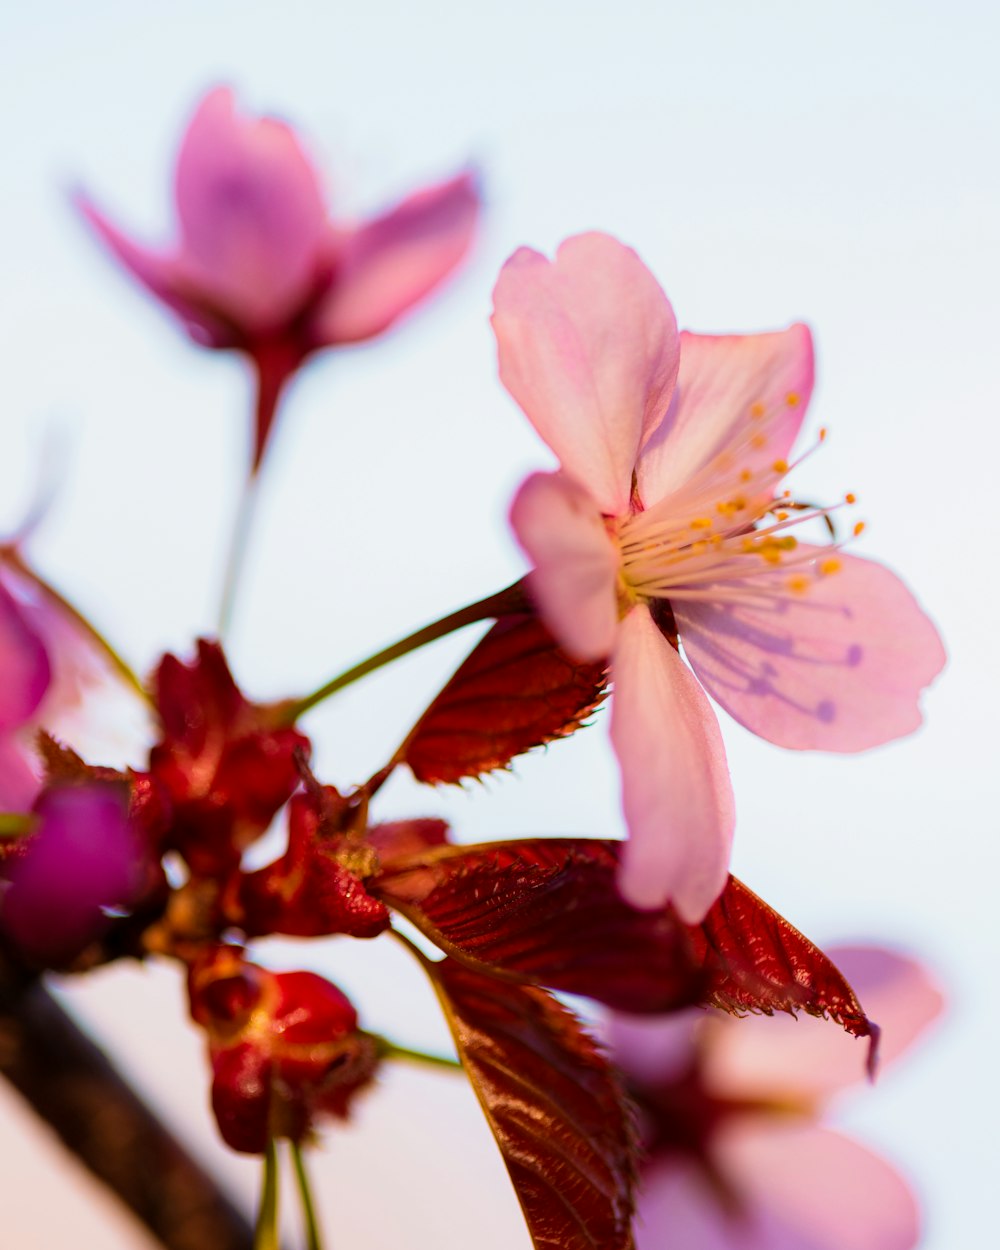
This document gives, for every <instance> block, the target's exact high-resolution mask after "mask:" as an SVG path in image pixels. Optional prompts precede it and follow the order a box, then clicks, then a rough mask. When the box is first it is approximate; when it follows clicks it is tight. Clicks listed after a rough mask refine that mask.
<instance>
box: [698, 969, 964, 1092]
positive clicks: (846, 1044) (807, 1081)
mask: <svg viewBox="0 0 1000 1250" xmlns="http://www.w3.org/2000/svg"><path fill="white" fill-rule="evenodd" d="M828 954H829V955H830V958H831V959H832V960H833V961H834V962H835V963H836V965H837V967H838V968H839V969H840V970H841V972H843V974H844V975H845V976H846V977H847V979H848V981H849V982H850V984H851V987H852V988H853V989H854V991H855V993H856V994H857V995H858V997H859V998H860V999H861V1004H862V1006H863V1007H864V1009H865V1011H866V1013H867V1014H868V1016H869V1018H870V1019H872V1020H874V1021H875V1023H876V1024H878V1025H879V1027H880V1028H881V1030H882V1037H881V1042H880V1047H879V1055H880V1059H881V1066H882V1067H884V1066H885V1064H886V1063H887V1062H890V1061H891V1060H893V1059H895V1058H896V1057H897V1056H898V1055H900V1054H901V1053H902V1052H903V1051H904V1050H906V1049H907V1047H909V1046H910V1045H911V1044H912V1042H913V1041H914V1040H915V1039H916V1038H917V1037H918V1036H919V1035H920V1033H922V1032H923V1030H924V1029H925V1028H926V1027H927V1025H928V1024H929V1023H930V1022H931V1021H932V1020H933V1019H934V1018H935V1017H936V1016H937V1015H938V1014H939V1013H940V1011H941V1008H942V1002H943V1000H942V997H941V994H940V992H939V991H938V989H937V988H936V986H935V985H934V983H933V981H932V980H931V978H930V977H929V976H928V974H927V972H926V971H925V969H924V968H923V967H921V965H920V964H918V963H917V962H916V961H915V960H912V959H908V958H906V957H905V956H903V955H898V954H895V953H894V952H892V951H888V950H882V949H879V948H876V947H844V948H839V949H838V948H836V947H831V948H830V949H829V950H828ZM706 1026H707V1029H708V1031H707V1034H706V1045H705V1048H704V1051H703V1054H704V1059H705V1080H706V1082H707V1084H708V1085H709V1086H710V1088H711V1089H712V1090H713V1092H714V1093H716V1094H718V1095H720V1096H722V1097H732V1098H739V1099H755V1098H759V1099H774V1100H777V1101H779V1102H780V1101H786V1100H791V1101H794V1102H800V1103H804V1104H814V1103H816V1102H817V1101H824V1100H826V1099H827V1098H829V1097H830V1096H831V1095H832V1094H834V1093H836V1092H837V1091H838V1090H840V1089H843V1088H845V1087H847V1086H850V1085H854V1084H857V1083H860V1082H863V1081H864V1080H865V1078H866V1070H865V1063H866V1060H867V1058H868V1044H867V1039H858V1038H853V1037H849V1036H848V1035H847V1034H846V1033H845V1032H844V1031H843V1030H842V1029H840V1028H838V1027H837V1026H836V1025H835V1024H833V1023H832V1022H830V1021H828V1020H816V1019H813V1018H812V1017H810V1016H799V1017H798V1018H797V1019H795V1018H792V1017H790V1016H778V1015H775V1016H752V1017H749V1018H747V1019H746V1020H739V1021H734V1020H732V1019H731V1018H730V1017H728V1016H725V1017H724V1016H714V1015H713V1016H709V1017H706Z"/></svg>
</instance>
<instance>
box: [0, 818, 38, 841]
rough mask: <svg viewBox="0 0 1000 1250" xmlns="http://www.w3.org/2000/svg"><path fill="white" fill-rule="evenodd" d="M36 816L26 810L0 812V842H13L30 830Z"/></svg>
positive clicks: (34, 824) (35, 821) (36, 819)
mask: <svg viewBox="0 0 1000 1250" xmlns="http://www.w3.org/2000/svg"><path fill="white" fill-rule="evenodd" d="M37 824H38V817H37V816H31V815H29V814H28V813H27V812H0V842H4V841H7V840H8V839H9V840H10V841H11V842H13V841H16V839H18V838H23V837H24V836H25V835H26V834H29V833H31V832H32V830H33V829H34V828H35V826H36V825H37Z"/></svg>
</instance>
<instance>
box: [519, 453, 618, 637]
mask: <svg viewBox="0 0 1000 1250" xmlns="http://www.w3.org/2000/svg"><path fill="white" fill-rule="evenodd" d="M510 521H511V525H512V526H513V528H514V533H515V534H516V535H517V538H518V541H519V542H520V544H521V546H522V547H523V548H524V550H525V552H526V554H527V556H528V558H529V559H530V560H531V561H532V563H533V564H534V566H535V568H534V571H533V572H532V573H531V574H530V575H529V579H528V585H529V587H530V589H531V594H532V597H533V598H534V600H535V603H536V604H537V606H538V610H539V612H540V613H541V616H542V619H543V620H544V621H545V624H546V625H547V626H548V628H549V629H550V630H551V631H552V634H553V635H554V636H555V638H556V640H557V641H558V642H559V644H560V645H561V646H562V647H564V648H565V649H566V650H567V651H568V652H569V653H570V655H572V656H575V657H576V658H577V659H578V660H599V659H601V658H602V657H604V656H607V655H610V654H611V648H612V646H613V644H614V639H615V631H616V629H617V625H618V605H617V599H616V587H617V578H618V550H617V548H616V547H615V545H614V543H613V542H612V541H611V539H610V537H609V536H608V532H607V529H606V528H605V526H604V520H603V518H602V517H601V514H600V512H598V510H597V505H596V504H595V503H594V501H593V499H591V497H590V496H589V495H588V494H587V492H586V491H585V490H583V489H582V487H580V486H577V484H576V483H575V482H574V481H572V479H570V478H568V477H564V476H562V475H561V474H558V473H535V474H533V475H532V476H531V477H529V478H528V479H527V481H525V482H524V484H523V485H522V486H521V489H520V490H519V491H518V492H517V495H516V496H515V497H514V503H513V504H512V506H511V510H510Z"/></svg>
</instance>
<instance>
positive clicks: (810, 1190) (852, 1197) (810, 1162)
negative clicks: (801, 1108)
mask: <svg viewBox="0 0 1000 1250" xmlns="http://www.w3.org/2000/svg"><path fill="white" fill-rule="evenodd" d="M715 1153H716V1157H717V1160H718V1162H719V1166H720V1168H721V1170H722V1171H723V1174H724V1175H726V1176H728V1177H729V1178H730V1179H731V1180H732V1182H733V1183H734V1185H735V1186H736V1187H737V1189H738V1190H739V1191H740V1192H741V1193H742V1194H743V1195H744V1197H745V1200H746V1203H747V1209H746V1211H745V1215H744V1219H743V1221H742V1222H741V1223H736V1224H734V1225H732V1228H733V1240H732V1241H731V1242H730V1244H731V1245H732V1246H733V1247H737V1246H738V1247H740V1250H911V1248H912V1247H913V1246H915V1245H916V1243H917V1240H918V1237H919V1235H920V1221H919V1213H918V1211H917V1205H916V1202H915V1200H914V1197H913V1194H912V1193H911V1192H910V1190H909V1188H908V1186H907V1185H906V1182H905V1181H904V1180H903V1178H902V1177H901V1176H900V1175H899V1174H898V1173H897V1172H896V1171H895V1170H894V1169H893V1168H891V1167H890V1166H889V1164H888V1163H886V1162H885V1160H884V1159H880V1158H879V1157H878V1155H875V1154H873V1153H872V1152H871V1151H870V1150H867V1149H866V1148H865V1147H864V1146H861V1145H859V1144H858V1143H857V1142H855V1141H851V1140H850V1139H849V1138H847V1137H842V1136H841V1135H840V1134H839V1133H832V1132H830V1131H829V1130H826V1129H819V1128H800V1127H781V1126H779V1125H771V1126H768V1127H762V1126H760V1125H758V1124H754V1123H751V1122H749V1121H748V1122H747V1124H746V1125H745V1126H743V1127H741V1128H735V1129H732V1130H730V1131H728V1132H726V1133H725V1134H724V1135H720V1138H719V1139H718V1141H717V1143H716V1151H715Z"/></svg>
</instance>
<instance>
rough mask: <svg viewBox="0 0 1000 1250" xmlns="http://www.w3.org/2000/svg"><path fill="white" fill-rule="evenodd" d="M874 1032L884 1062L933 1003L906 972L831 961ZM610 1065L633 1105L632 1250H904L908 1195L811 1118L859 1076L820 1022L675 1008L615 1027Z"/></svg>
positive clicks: (876, 1164)
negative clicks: (636, 1142) (636, 1163)
mask: <svg viewBox="0 0 1000 1250" xmlns="http://www.w3.org/2000/svg"><path fill="white" fill-rule="evenodd" d="M830 954H831V955H832V956H833V958H834V959H835V960H836V962H837V964H838V966H839V967H840V968H841V970H842V971H843V972H844V973H845V974H846V975H847V976H848V978H849V979H850V981H851V983H852V984H853V986H854V988H855V990H856V991H857V992H858V994H859V995H860V997H861V999H862V1001H863V1002H864V1004H865V1009H866V1010H867V1011H868V1012H870V1013H871V1015H872V1017H873V1018H875V1019H877V1020H878V1021H879V1022H880V1024H881V1026H882V1040H881V1052H880V1053H881V1058H882V1063H883V1065H884V1064H885V1063H886V1062H889V1061H892V1060H893V1059H894V1058H895V1057H896V1056H898V1055H899V1054H900V1053H901V1052H902V1051H904V1050H905V1049H906V1048H907V1047H908V1046H909V1045H910V1044H911V1043H912V1042H913V1041H914V1040H915V1039H916V1038H917V1037H918V1036H919V1034H920V1033H921V1032H922V1031H923V1030H924V1028H925V1027H926V1026H927V1024H928V1023H929V1022H930V1021H931V1020H933V1019H934V1017H935V1016H936V1015H937V1014H938V1013H939V1011H940V1009H941V996H940V994H939V992H938V991H937V989H936V988H935V987H934V985H933V984H932V983H931V981H930V979H929V978H928V976H927V974H926V972H925V971H924V970H923V968H921V967H920V965H919V964H917V963H915V962H914V961H912V960H910V959H906V958H903V957H902V956H900V955H896V954H893V953H891V952H889V951H885V950H879V949H876V948H866V947H854V948H843V949H841V950H833V951H831V952H830ZM609 1037H610V1042H611V1046H612V1050H613V1054H614V1058H615V1061H616V1063H617V1064H618V1065H619V1066H620V1067H621V1068H622V1071H623V1074H624V1077H625V1081H626V1085H627V1086H628V1088H629V1091H630V1093H631V1095H632V1097H633V1098H634V1099H635V1100H636V1103H637V1106H638V1109H639V1124H640V1132H641V1134H642V1137H643V1144H644V1150H645V1154H644V1160H643V1164H642V1167H641V1171H640V1178H639V1197H638V1206H637V1217H636V1244H637V1247H638V1250H691V1247H698V1250H846V1247H850V1250H911V1247H913V1246H914V1245H916V1243H917V1240H918V1237H919V1214H918V1211H917V1206H916V1202H915V1200H914V1197H913V1194H912V1193H911V1191H910V1189H909V1187H908V1185H907V1184H906V1182H905V1181H904V1180H903V1178H902V1177H901V1176H900V1175H899V1174H898V1173H897V1172H896V1171H895V1169H894V1168H893V1167H892V1166H891V1165H890V1164H889V1163H887V1162H886V1161H885V1160H884V1159H881V1158H880V1157H879V1156H878V1155H875V1154H873V1153H872V1152H871V1151H870V1150H868V1149H867V1148H866V1147H864V1146H862V1145H860V1144H859V1143H858V1142H855V1141H853V1140H851V1139H850V1138H848V1137H844V1136H842V1135H841V1134H840V1133H837V1132H835V1131H834V1130H831V1129H828V1128H825V1127H823V1126H822V1124H821V1120H822V1119H823V1117H824V1116H825V1113H826V1110H827V1106H828V1104H829V1102H830V1100H831V1099H832V1098H834V1097H835V1096H836V1095H838V1094H839V1093H840V1091H841V1090H844V1089H847V1088H849V1087H850V1086H852V1085H858V1084H861V1083H863V1081H864V1078H865V1065H866V1049H867V1048H866V1046H865V1045H864V1044H862V1043H859V1042H858V1040H857V1039H855V1038H852V1037H848V1036H847V1035H846V1034H844V1033H843V1032H841V1031H840V1030H839V1029H838V1028H837V1027H836V1026H835V1025H833V1024H832V1023H831V1022H829V1021H825V1020H816V1019H811V1018H808V1017H801V1018H799V1019H798V1020H794V1019H790V1018H789V1017H787V1016H754V1017H749V1018H747V1019H741V1020H740V1019H734V1018H733V1017H732V1016H725V1015H723V1014H721V1013H718V1012H714V1011H713V1012H708V1013H704V1012H688V1013H684V1014H682V1015H680V1016H672V1017H670V1018H664V1019H660V1020H653V1021H650V1020H640V1019H639V1018H637V1017H617V1018H616V1019H615V1020H613V1022H612V1024H611V1027H610V1030H609Z"/></svg>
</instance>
